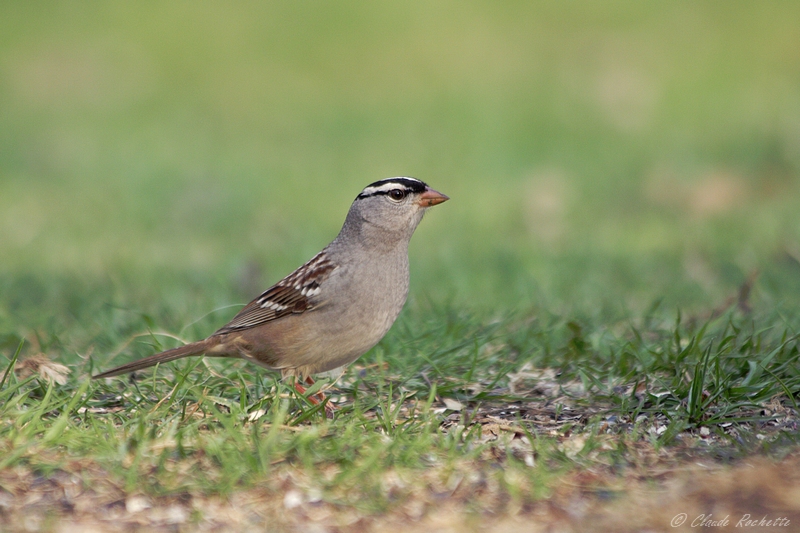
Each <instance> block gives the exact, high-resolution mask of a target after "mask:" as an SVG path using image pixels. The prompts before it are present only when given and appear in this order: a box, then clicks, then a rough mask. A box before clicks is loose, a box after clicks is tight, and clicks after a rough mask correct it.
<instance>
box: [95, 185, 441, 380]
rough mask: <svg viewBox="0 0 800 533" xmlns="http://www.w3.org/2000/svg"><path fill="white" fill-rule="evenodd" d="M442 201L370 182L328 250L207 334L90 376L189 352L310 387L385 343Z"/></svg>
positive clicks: (423, 189) (426, 191)
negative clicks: (427, 225)
mask: <svg viewBox="0 0 800 533" xmlns="http://www.w3.org/2000/svg"><path fill="white" fill-rule="evenodd" d="M446 200H448V197H447V196H445V195H444V194H442V193H440V192H438V191H435V190H433V189H431V188H430V187H428V186H427V185H426V184H425V183H423V182H422V181H420V180H418V179H415V178H388V179H384V180H381V181H376V182H375V183H373V184H371V185H369V186H368V187H367V188H365V189H364V190H363V191H361V194H359V195H358V196H357V197H356V199H355V200H354V201H353V204H352V205H351V206H350V211H349V212H348V213H347V218H346V219H345V221H344V226H342V230H341V231H340V232H339V235H338V236H337V237H336V238H335V239H334V240H333V241H332V242H331V243H330V244H329V245H328V246H326V247H325V248H324V249H323V250H322V251H321V252H319V253H318V254H317V255H315V256H314V257H313V258H312V259H311V260H310V261H308V262H307V263H306V264H304V265H303V266H301V267H300V268H298V269H297V270H295V271H294V272H292V273H291V274H289V275H288V276H286V277H285V278H283V279H282V280H280V281H279V282H278V283H276V284H275V285H273V286H272V287H270V288H269V289H267V290H266V291H265V292H263V293H262V294H261V295H260V296H259V297H258V298H256V299H255V300H253V301H252V302H250V303H249V304H247V305H246V306H245V307H244V308H243V309H242V310H241V311H240V312H239V313H238V314H237V315H236V316H235V317H233V320H231V321H230V322H228V323H227V324H226V325H225V326H223V327H222V328H220V329H219V330H217V331H216V332H215V333H214V334H212V335H211V336H210V337H208V338H207V339H204V340H201V341H198V342H193V343H190V344H187V345H185V346H181V347H179V348H173V349H172V350H167V351H165V352H161V353H157V354H155V355H151V356H149V357H145V358H144V359H140V360H138V361H133V362H131V363H128V364H126V365H122V366H119V367H117V368H114V369H112V370H108V371H106V372H103V373H101V374H98V375H96V376H94V378H95V379H97V378H106V377H111V376H117V375H119V374H125V373H127V372H133V371H135V370H140V369H142V368H146V367H149V366H153V365H155V364H157V363H165V362H167V361H174V360H175V359H180V358H182V357H187V356H190V355H207V356H213V357H239V358H242V359H246V360H248V361H252V362H253V363H257V364H259V365H261V366H264V367H267V368H269V369H272V370H279V371H280V372H281V373H282V374H283V376H296V377H297V378H298V381H301V380H308V382H312V381H310V379H309V378H310V375H311V374H316V373H319V372H325V371H329V370H334V369H337V368H339V367H343V366H345V365H347V364H349V363H352V362H353V361H355V360H356V359H358V358H359V357H361V356H362V355H363V354H364V353H365V352H366V351H367V350H369V349H370V348H372V347H373V346H375V344H377V343H378V341H380V340H381V338H383V336H384V335H385V334H386V332H387V331H389V328H390V327H391V326H392V324H393V323H394V321H395V319H396V318H397V315H398V314H400V310H401V309H402V308H403V305H404V304H405V301H406V296H407V295H408V284H409V273H408V243H409V241H410V240H411V235H412V234H413V233H414V230H415V229H416V228H417V225H418V224H419V223H420V221H421V220H422V216H423V214H424V213H425V210H426V209H427V208H428V207H431V206H434V205H436V204H440V203H442V202H444V201H446ZM296 386H297V388H298V390H299V391H301V392H303V391H304V389H303V388H302V386H300V385H299V383H297V384H296Z"/></svg>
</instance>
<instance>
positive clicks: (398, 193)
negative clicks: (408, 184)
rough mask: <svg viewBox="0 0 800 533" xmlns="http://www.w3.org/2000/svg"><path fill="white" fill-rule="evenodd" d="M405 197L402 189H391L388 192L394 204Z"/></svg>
mask: <svg viewBox="0 0 800 533" xmlns="http://www.w3.org/2000/svg"><path fill="white" fill-rule="evenodd" d="M405 197H406V191H404V190H403V189H392V190H391V191H389V198H391V199H392V200H394V201H395V202H399V201H400V200H402V199H403V198H405Z"/></svg>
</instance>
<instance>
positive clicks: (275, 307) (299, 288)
mask: <svg viewBox="0 0 800 533" xmlns="http://www.w3.org/2000/svg"><path fill="white" fill-rule="evenodd" d="M335 268H336V266H335V265H333V264H332V263H331V262H330V261H328V258H327V257H326V255H325V251H324V250H323V251H322V252H320V253H318V254H317V255H315V256H314V257H312V258H311V260H310V261H308V262H307V263H306V264H304V265H303V266H301V267H300V268H298V269H297V270H295V271H294V272H292V273H291V274H289V275H288V276H286V277H285V278H283V279H282V280H280V281H279V282H278V283H276V284H275V285H273V286H272V287H270V288H269V289H267V290H266V291H264V292H263V293H261V295H260V296H259V297H258V298H256V299H255V300H253V301H252V302H250V303H249V304H247V305H246V306H245V307H244V308H243V309H242V310H241V311H239V313H238V314H237V315H236V316H235V317H233V319H232V320H231V321H230V322H228V323H227V324H225V325H224V326H223V327H222V328H220V329H219V330H217V331H216V332H215V333H214V335H222V334H224V333H229V332H231V331H237V330H242V329H248V328H254V327H256V326H258V325H260V324H263V323H265V322H269V321H270V320H276V319H278V318H281V317H282V316H286V315H291V314H297V313H303V312H305V311H310V310H311V309H313V308H314V300H315V298H314V296H316V295H317V294H318V293H319V292H320V285H321V284H322V283H323V282H324V281H325V279H326V278H327V277H328V276H329V275H330V273H331V272H332V271H333V270H334V269H335Z"/></svg>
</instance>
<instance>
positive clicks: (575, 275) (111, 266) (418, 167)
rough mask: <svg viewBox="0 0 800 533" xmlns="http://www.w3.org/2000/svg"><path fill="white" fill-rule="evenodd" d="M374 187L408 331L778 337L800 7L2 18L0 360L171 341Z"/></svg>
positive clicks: (542, 6)
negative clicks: (742, 289)
mask: <svg viewBox="0 0 800 533" xmlns="http://www.w3.org/2000/svg"><path fill="white" fill-rule="evenodd" d="M394 175H411V176H416V177H418V178H421V179H423V180H425V181H427V182H428V183H429V184H431V185H432V186H433V187H434V188H437V189H439V190H441V191H443V192H445V193H447V194H448V195H450V196H451V198H452V201H451V202H448V203H447V204H444V205H443V206H441V207H437V208H436V209H434V210H432V211H431V212H430V213H429V215H428V217H426V220H425V221H424V223H423V224H422V226H421V227H420V229H419V230H418V232H417V235H416V236H415V239H414V241H413V242H412V249H411V261H412V306H423V308H425V307H424V306H425V305H433V306H436V305H440V304H442V303H444V305H454V306H463V307H466V308H468V309H475V310H483V311H486V312H489V313H493V312H498V313H501V314H502V313H506V312H507V311H509V310H514V309H517V310H519V309H523V310H526V309H533V310H536V309H539V310H546V311H548V312H553V313H564V314H595V315H600V316H604V317H609V318H613V317H615V316H620V315H625V314H627V313H631V312H633V313H638V312H643V311H644V310H645V309H647V308H648V307H649V306H651V305H653V303H654V302H656V301H659V300H661V301H663V304H662V305H663V306H664V308H666V309H672V310H674V309H675V308H676V307H680V308H681V309H710V308H713V307H715V306H717V305H719V304H720V303H721V301H723V300H724V299H725V298H726V297H728V296H730V295H731V294H733V293H735V291H736V288H737V287H738V286H739V285H740V284H741V283H742V282H743V281H744V279H745V278H746V277H747V275H748V274H749V273H750V272H751V271H752V270H754V269H759V270H760V271H761V276H760V278H759V281H758V284H757V290H756V291H755V294H754V299H755V300H756V302H757V304H758V305H762V306H765V307H776V306H777V307H785V308H786V309H791V308H792V307H793V306H794V305H795V304H796V303H797V302H798V301H799V299H798V296H800V3H797V2H669V3H650V2H547V3H545V2H503V3H494V2H492V3H489V2H463V1H460V2H455V1H441V2H403V3H378V2H351V1H341V2H237V3H229V2H169V3H162V2H145V1H134V2H114V3H111V2H81V3H77V2H75V3H72V2H4V3H3V4H2V6H0V290H1V291H2V293H0V324H4V326H3V327H2V328H0V333H5V334H9V333H14V334H15V335H25V334H27V333H26V332H27V331H33V330H35V331H38V332H41V331H46V332H50V333H51V334H52V335H55V336H59V335H60V336H62V337H63V336H64V335H66V336H67V337H70V336H74V335H75V333H74V331H75V328H76V327H77V328H84V330H85V331H84V336H83V337H82V338H83V339H84V341H85V342H84V341H76V342H75V343H74V345H75V346H76V347H77V348H76V349H79V350H83V349H85V348H86V344H87V343H88V342H89V339H92V338H93V335H95V334H96V332H98V331H100V330H104V329H105V330H107V329H111V330H115V329H116V330H117V333H119V334H123V333H124V331H123V330H124V329H125V328H126V327H130V328H131V331H133V330H135V329H136V326H135V325H131V324H129V322H130V319H129V318H125V317H126V316H129V315H130V313H133V314H142V315H143V316H145V319H146V320H145V321H147V320H150V319H149V318H148V317H149V316H150V315H151V314H152V315H153V317H154V318H152V324H151V325H154V327H157V328H158V329H167V328H170V327H171V328H174V329H175V330H179V329H180V328H182V327H183V326H185V325H186V324H187V322H189V321H190V320H191V319H194V318H199V317H201V316H203V314H204V313H205V312H207V311H208V310H210V309H213V308H215V307H223V306H225V305H231V304H235V303H244V302H246V301H247V300H248V299H249V298H251V297H253V296H254V295H255V294H257V293H258V292H259V291H260V290H262V289H264V288H266V287H267V286H268V285H269V284H271V283H272V282H274V281H276V280H277V279H279V278H280V277H281V276H283V275H285V274H287V273H288V272H290V271H291V270H292V269H293V268H295V267H296V266H298V265H299V264H300V263H302V262H303V261H305V260H306V259H308V258H309V257H310V256H311V255H313V254H314V253H315V252H316V251H318V250H319V249H320V248H321V247H322V246H324V245H325V244H326V243H327V242H328V241H329V240H330V239H331V238H333V237H334V236H335V234H336V233H337V232H338V230H339V227H340V225H341V223H342V221H343V220H344V215H345V213H346V211H347V208H348V206H349V204H350V202H351V201H352V199H353V198H354V197H355V196H356V195H357V194H358V192H359V191H360V190H361V188H363V187H364V186H365V185H366V184H368V183H370V182H372V181H374V180H377V179H380V178H384V177H388V176H394ZM426 302H427V303H426ZM233 312H234V310H232V309H223V310H222V311H220V312H219V316H216V317H211V318H209V319H208V320H209V324H212V323H213V324H214V325H215V326H218V325H219V324H220V323H222V322H224V321H225V320H226V319H227V318H229V317H230V316H231V315H232V314H233ZM671 312H672V311H671ZM126 313H127V314H126ZM137 316H138V315H137ZM213 329H214V326H208V327H205V326H204V327H203V328H202V331H200V332H198V334H208V333H210V332H211V331H213ZM70 331H72V333H70ZM92 332H95V333H92ZM39 335H40V336H42V335H44V334H42V333H39ZM187 335H188V336H189V337H192V338H194V336H195V335H194V333H192V334H187ZM44 336H46V335H44ZM78 337H81V335H78ZM73 340H74V338H73ZM43 342H44V341H43ZM111 344H113V343H111Z"/></svg>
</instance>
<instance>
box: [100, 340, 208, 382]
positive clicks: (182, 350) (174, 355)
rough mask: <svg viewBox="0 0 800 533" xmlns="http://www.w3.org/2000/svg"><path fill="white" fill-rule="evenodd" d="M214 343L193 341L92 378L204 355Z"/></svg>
mask: <svg viewBox="0 0 800 533" xmlns="http://www.w3.org/2000/svg"><path fill="white" fill-rule="evenodd" d="M214 344H216V343H215V342H214V341H213V340H212V339H204V340H202V341H198V342H192V343H189V344H186V345H184V346H179V347H178V348H173V349H171V350H167V351H165V352H161V353H157V354H154V355H151V356H149V357H145V358H143V359H139V360H138V361H133V362H131V363H128V364H125V365H122V366H118V367H117V368H112V369H111V370H107V371H105V372H102V373H100V374H97V375H96V376H92V379H100V378H110V377H112V376H119V375H120V374H127V373H128V372H134V371H136V370H141V369H143V368H147V367H149V366H154V365H157V364H158V363H166V362H168V361H174V360H176V359H181V358H183V357H189V356H191V355H202V354H203V353H205V352H206V350H208V349H209V348H211V347H212V346H213V345H214Z"/></svg>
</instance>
